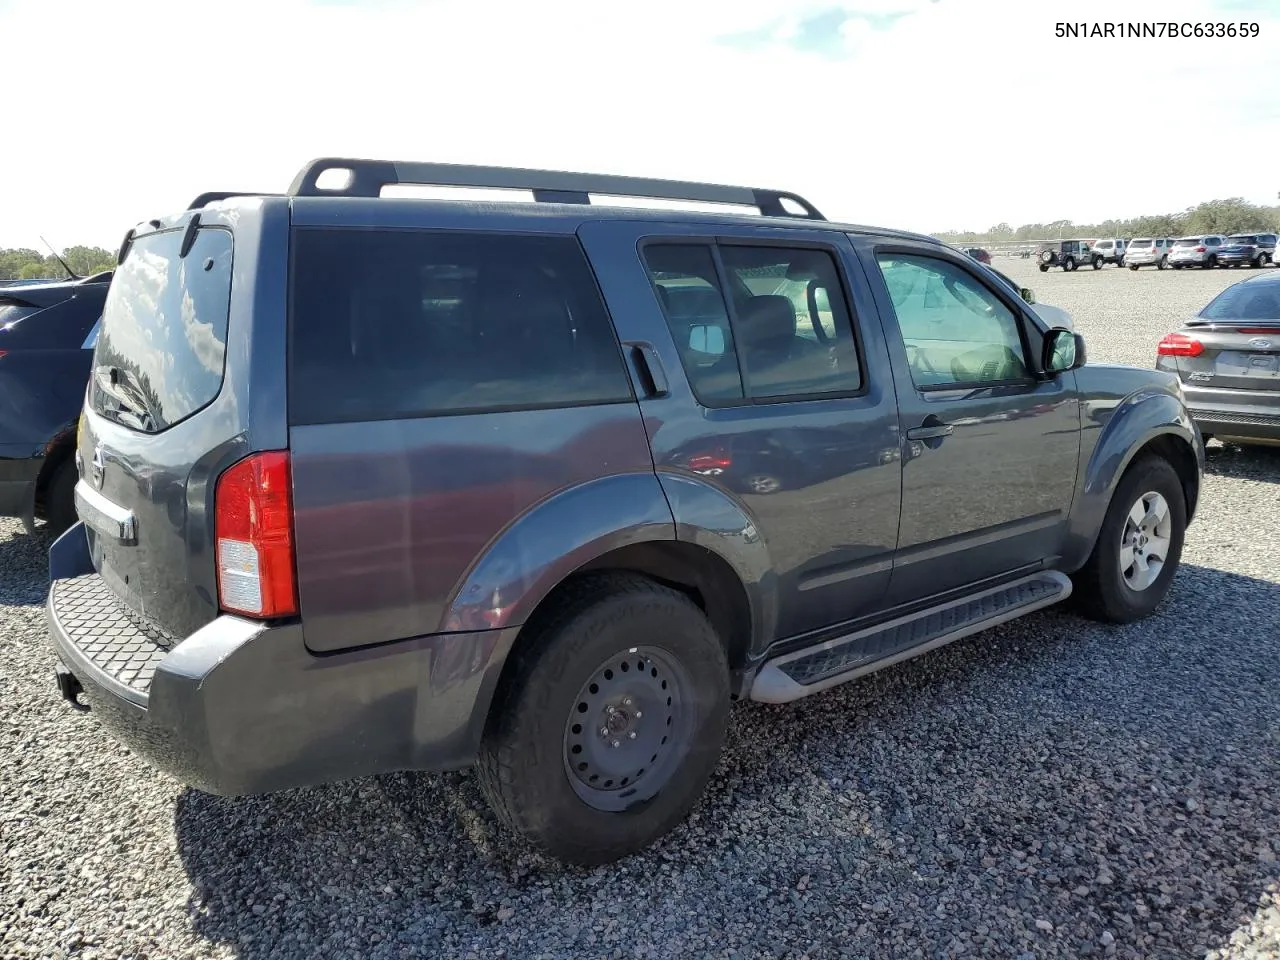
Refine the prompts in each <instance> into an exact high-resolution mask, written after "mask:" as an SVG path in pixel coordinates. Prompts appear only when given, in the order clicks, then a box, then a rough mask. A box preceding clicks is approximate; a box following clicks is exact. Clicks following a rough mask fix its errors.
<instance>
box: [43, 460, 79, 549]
mask: <svg viewBox="0 0 1280 960" xmlns="http://www.w3.org/2000/svg"><path fill="white" fill-rule="evenodd" d="M76 479H77V477H76V465H75V461H74V460H71V459H68V460H67V462H66V463H64V464H62V465H61V466H60V467H58V468H57V470H56V471H54V474H53V476H52V477H51V478H50V479H49V484H48V486H46V487H45V491H44V515H45V527H46V529H48V531H49V532H50V533H52V534H53V535H54V536H59V535H61V534H63V533H66V532H67V530H68V529H70V528H71V526H72V525H73V524H74V523H75V522H76V520H77V519H78V518H77V517H76V499H75V489H76Z"/></svg>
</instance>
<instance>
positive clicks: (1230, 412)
mask: <svg viewBox="0 0 1280 960" xmlns="http://www.w3.org/2000/svg"><path fill="white" fill-rule="evenodd" d="M1183 392H1184V395H1185V397H1186V404H1187V409H1188V410H1190V411H1191V417H1192V419H1193V420H1195V422H1196V426H1197V427H1199V429H1200V431H1201V432H1202V433H1211V434H1213V435H1214V436H1217V437H1235V438H1239V439H1241V440H1267V441H1273V440H1274V441H1280V392H1275V393H1274V394H1273V395H1271V396H1268V395H1266V394H1263V393H1261V392H1260V391H1259V392H1249V391H1244V390H1209V389H1203V388H1200V389H1197V388H1194V387H1188V386H1186V385H1185V384H1184V386H1183Z"/></svg>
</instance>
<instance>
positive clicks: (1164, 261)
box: [1156, 253, 1169, 270]
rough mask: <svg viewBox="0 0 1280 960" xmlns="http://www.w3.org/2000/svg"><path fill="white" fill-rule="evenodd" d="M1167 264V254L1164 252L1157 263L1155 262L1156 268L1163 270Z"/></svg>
mask: <svg viewBox="0 0 1280 960" xmlns="http://www.w3.org/2000/svg"><path fill="white" fill-rule="evenodd" d="M1167 266H1169V255H1168V254H1167V253H1166V254H1165V255H1164V256H1163V257H1161V258H1160V261H1159V263H1157V264H1156V269H1157V270H1163V269H1164V268H1165V267H1167Z"/></svg>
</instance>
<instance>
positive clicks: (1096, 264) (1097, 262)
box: [1093, 257, 1102, 270]
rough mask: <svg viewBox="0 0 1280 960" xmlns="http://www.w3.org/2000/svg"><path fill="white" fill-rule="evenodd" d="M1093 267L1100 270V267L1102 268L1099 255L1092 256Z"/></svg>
mask: <svg viewBox="0 0 1280 960" xmlns="http://www.w3.org/2000/svg"><path fill="white" fill-rule="evenodd" d="M1093 269H1095V270H1101V269H1102V258H1101V257H1094V258H1093Z"/></svg>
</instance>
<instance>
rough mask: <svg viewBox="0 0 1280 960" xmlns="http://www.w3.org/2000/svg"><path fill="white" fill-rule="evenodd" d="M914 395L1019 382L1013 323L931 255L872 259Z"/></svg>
mask: <svg viewBox="0 0 1280 960" xmlns="http://www.w3.org/2000/svg"><path fill="white" fill-rule="evenodd" d="M876 260H877V262H878V263H879V265H880V272H881V274H882V275H883V276H884V280H885V284H886V286H888V288H889V296H890V299H891V300H892V301H893V308H894V312H895V313H896V314H897V317H898V326H899V328H900V329H901V331H902V337H903V340H904V341H905V342H906V346H907V361H908V363H909V364H910V366H911V379H912V380H913V381H914V382H915V385H916V386H917V387H920V388H921V389H930V388H934V389H946V388H950V387H956V386H962V385H963V386H970V385H979V384H989V383H1001V382H1008V381H1019V380H1025V379H1027V377H1028V375H1029V374H1028V369H1027V364H1026V358H1025V352H1024V349H1023V344H1022V335H1021V332H1020V330H1019V327H1018V318H1017V317H1016V316H1015V315H1014V313H1013V311H1011V310H1010V309H1009V308H1008V307H1006V306H1005V305H1004V304H1003V303H1002V302H1001V301H1000V299H999V298H998V297H996V295H995V294H993V293H992V292H991V291H990V290H988V289H987V288H986V287H984V286H983V285H982V284H981V283H979V282H978V280H977V279H976V278H975V277H973V276H972V275H970V274H969V273H968V272H967V271H965V270H962V269H961V268H959V267H958V266H956V265H955V264H952V263H950V262H948V261H945V260H940V259H938V258H936V257H928V256H920V255H915V254H898V253H892V254H879V255H878V256H877V257H876Z"/></svg>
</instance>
